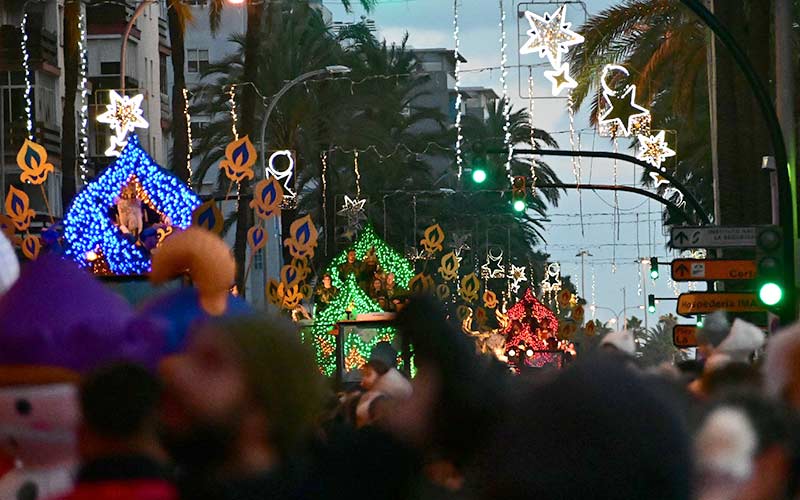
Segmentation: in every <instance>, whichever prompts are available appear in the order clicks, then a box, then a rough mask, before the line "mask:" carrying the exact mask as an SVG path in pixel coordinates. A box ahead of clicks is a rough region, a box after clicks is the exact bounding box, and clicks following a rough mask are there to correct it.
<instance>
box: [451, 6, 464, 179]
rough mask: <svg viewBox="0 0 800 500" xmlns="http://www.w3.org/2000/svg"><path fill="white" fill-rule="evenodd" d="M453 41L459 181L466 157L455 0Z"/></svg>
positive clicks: (459, 44) (459, 40) (459, 43)
mask: <svg viewBox="0 0 800 500" xmlns="http://www.w3.org/2000/svg"><path fill="white" fill-rule="evenodd" d="M453 41H454V42H455V46H456V48H455V57H456V62H455V66H456V67H455V80H456V81H455V85H454V87H453V88H454V90H455V92H456V102H455V111H456V123H455V127H456V167H457V168H458V179H459V180H460V179H461V174H462V173H463V170H464V157H463V155H462V151H461V142H462V141H463V140H464V136H463V135H462V131H461V101H462V97H461V87H460V85H461V60H460V58H461V54H459V52H458V50H459V48H460V47H461V39H460V38H459V28H458V0H453Z"/></svg>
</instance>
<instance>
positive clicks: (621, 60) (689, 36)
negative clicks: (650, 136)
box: [569, 0, 713, 222]
mask: <svg viewBox="0 0 800 500" xmlns="http://www.w3.org/2000/svg"><path fill="white" fill-rule="evenodd" d="M580 31H581V33H583V35H584V37H585V38H586V40H585V42H584V43H583V44H581V45H578V46H576V47H575V48H574V49H573V50H572V51H570V55H569V59H570V62H571V68H572V71H573V76H575V78H576V80H577V81H578V82H579V85H578V87H577V88H576V89H575V90H574V91H573V97H574V98H575V101H576V104H578V105H580V104H581V103H583V102H585V101H587V100H588V104H589V106H590V111H591V114H590V121H591V123H592V124H597V121H598V116H599V113H600V111H601V110H600V109H599V108H600V106H601V102H602V98H601V95H602V88H601V87H600V81H599V79H600V75H601V74H602V69H603V67H604V66H605V65H606V64H610V63H614V64H620V65H623V66H625V67H626V68H627V69H628V70H630V72H631V76H630V77H629V79H627V81H623V80H622V79H621V74H618V73H614V74H613V77H612V78H614V79H615V81H612V82H611V83H612V84H614V85H618V86H620V87H621V86H623V85H625V84H634V85H636V88H637V91H638V92H637V102H638V103H639V104H643V105H645V107H647V108H649V109H650V111H651V114H652V117H653V123H652V126H653V129H655V130H675V131H677V145H675V144H672V145H671V146H673V149H676V150H677V153H678V155H677V158H676V159H675V161H672V159H670V160H667V162H666V163H665V166H667V168H674V174H675V175H676V177H677V178H678V179H679V180H680V181H681V182H682V183H683V184H685V185H686V186H687V187H688V189H689V190H690V191H691V192H692V193H693V194H694V195H695V196H696V197H697V198H698V199H699V201H700V203H701V204H702V205H703V206H704V208H706V211H707V212H710V213H711V212H713V193H712V183H711V146H710V140H709V132H708V131H709V119H708V94H707V90H708V88H707V83H706V82H707V79H706V74H707V72H706V46H705V44H706V33H705V31H704V28H703V25H702V24H701V23H700V21H699V20H698V19H697V18H696V17H694V16H693V14H692V13H691V12H689V11H688V10H687V9H686V8H685V7H683V6H682V5H681V4H680V2H675V1H673V0H627V1H626V2H624V3H622V4H620V5H615V6H612V7H609V8H608V9H605V10H603V11H601V12H600V13H598V14H596V15H594V16H592V17H591V18H590V19H589V20H588V21H587V22H586V24H585V25H584V26H583V27H581V29H580ZM632 145H633V144H632ZM642 182H643V183H644V184H651V183H652V180H651V179H650V177H649V176H648V175H644V176H643V178H642ZM664 189H665V188H663V187H662V188H661V190H662V192H663V191H664ZM669 222H679V221H669Z"/></svg>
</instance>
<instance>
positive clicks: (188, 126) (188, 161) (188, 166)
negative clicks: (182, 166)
mask: <svg viewBox="0 0 800 500" xmlns="http://www.w3.org/2000/svg"><path fill="white" fill-rule="evenodd" d="M181 91H182V92H183V116H184V118H185V119H186V143H187V144H186V146H187V147H186V170H187V171H188V172H189V183H188V184H189V187H191V186H192V176H193V173H192V117H191V116H190V115H189V91H188V90H186V87H184V88H183V89H181Z"/></svg>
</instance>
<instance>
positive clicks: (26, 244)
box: [22, 236, 42, 260]
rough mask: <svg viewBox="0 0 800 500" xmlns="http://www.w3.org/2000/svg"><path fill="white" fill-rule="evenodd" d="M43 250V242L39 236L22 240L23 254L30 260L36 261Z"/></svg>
mask: <svg viewBox="0 0 800 500" xmlns="http://www.w3.org/2000/svg"><path fill="white" fill-rule="evenodd" d="M41 249H42V240H41V239H39V237H38V236H26V237H25V239H23V240H22V254H23V255H25V257H26V258H27V259H28V260H35V259H36V257H38V256H39V251H40V250H41Z"/></svg>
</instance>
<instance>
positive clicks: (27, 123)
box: [20, 12, 33, 141]
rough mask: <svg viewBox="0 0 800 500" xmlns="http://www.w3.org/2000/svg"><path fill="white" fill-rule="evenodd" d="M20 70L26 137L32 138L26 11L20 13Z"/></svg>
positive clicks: (31, 103) (31, 102)
mask: <svg viewBox="0 0 800 500" xmlns="http://www.w3.org/2000/svg"><path fill="white" fill-rule="evenodd" d="M21 28H22V41H21V42H20V48H21V49H22V71H23V72H24V73H25V126H26V127H27V131H28V139H30V140H31V141H32V140H33V101H32V97H31V94H32V91H33V86H32V85H31V68H30V53H28V13H27V12H26V13H24V14H23V15H22V27H21Z"/></svg>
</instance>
